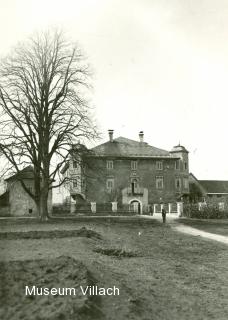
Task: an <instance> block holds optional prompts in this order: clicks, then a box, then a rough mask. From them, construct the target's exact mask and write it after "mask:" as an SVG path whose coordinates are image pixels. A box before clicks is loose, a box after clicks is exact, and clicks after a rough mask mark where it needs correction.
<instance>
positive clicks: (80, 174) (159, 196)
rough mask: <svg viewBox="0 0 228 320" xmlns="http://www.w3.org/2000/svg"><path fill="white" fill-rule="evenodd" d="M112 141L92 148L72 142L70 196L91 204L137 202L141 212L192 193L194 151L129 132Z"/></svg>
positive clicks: (127, 203)
mask: <svg viewBox="0 0 228 320" xmlns="http://www.w3.org/2000/svg"><path fill="white" fill-rule="evenodd" d="M113 133H114V132H113V130H109V140H108V141H107V142H105V143H103V144H100V145H98V146H96V147H95V148H92V149H90V150H88V149H86V148H85V146H83V145H81V144H76V145H73V146H72V152H71V158H70V160H69V162H68V163H67V165H66V166H65V168H64V170H63V172H62V173H63V174H64V175H67V176H68V177H69V178H70V182H69V183H70V195H71V197H72V198H73V199H74V200H75V201H76V202H77V201H86V202H87V203H91V202H92V203H96V204H101V203H110V202H112V203H113V202H116V203H117V205H118V206H122V205H131V204H134V206H135V205H136V206H137V208H138V209H137V210H138V212H139V213H142V212H144V211H146V210H148V207H149V206H151V205H153V204H154V203H170V202H176V201H180V200H183V199H184V198H185V197H188V195H189V163H188V151H187V150H186V149H185V147H183V146H180V145H178V146H175V147H173V149H172V150H171V151H166V150H162V149H158V148H155V147H153V146H150V145H149V144H148V143H146V142H144V134H143V132H142V131H140V133H139V140H138V141H135V140H130V139H127V138H124V137H118V138H116V139H114V137H113Z"/></svg>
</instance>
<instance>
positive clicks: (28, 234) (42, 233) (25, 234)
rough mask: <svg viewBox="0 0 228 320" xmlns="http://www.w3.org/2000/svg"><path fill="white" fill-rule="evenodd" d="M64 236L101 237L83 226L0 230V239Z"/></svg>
mask: <svg viewBox="0 0 228 320" xmlns="http://www.w3.org/2000/svg"><path fill="white" fill-rule="evenodd" d="M66 237H85V238H95V239H101V235H100V234H99V233H98V232H96V231H93V230H90V229H86V228H85V227H83V228H81V229H78V230H39V231H33V230H32V231H22V232H10V231H9V232H8V231H7V232H1V233H0V239H8V240H11V239H41V238H42V239H47V238H66Z"/></svg>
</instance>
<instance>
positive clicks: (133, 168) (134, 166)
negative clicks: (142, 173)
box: [131, 160, 137, 170]
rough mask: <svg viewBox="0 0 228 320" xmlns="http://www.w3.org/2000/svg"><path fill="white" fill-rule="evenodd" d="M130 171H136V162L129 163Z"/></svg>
mask: <svg viewBox="0 0 228 320" xmlns="http://www.w3.org/2000/svg"><path fill="white" fill-rule="evenodd" d="M131 169H132V170H137V161H135V160H134V161H131Z"/></svg>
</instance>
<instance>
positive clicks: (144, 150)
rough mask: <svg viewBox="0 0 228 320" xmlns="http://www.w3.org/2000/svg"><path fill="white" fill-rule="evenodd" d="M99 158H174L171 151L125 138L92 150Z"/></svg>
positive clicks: (119, 138)
mask: <svg viewBox="0 0 228 320" xmlns="http://www.w3.org/2000/svg"><path fill="white" fill-rule="evenodd" d="M91 150H92V151H93V152H94V153H95V155H97V156H119V157H165V158H166V157H169V158H174V157H173V156H172V155H171V154H170V153H169V151H166V150H163V149H158V148H155V147H152V146H150V145H149V144H148V143H146V142H139V141H135V140H131V139H127V138H124V137H118V138H116V139H114V140H113V141H112V142H111V141H108V142H105V143H103V144H100V145H99V146H97V147H95V148H92V149H91Z"/></svg>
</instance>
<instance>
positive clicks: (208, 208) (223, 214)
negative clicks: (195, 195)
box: [183, 204, 228, 219]
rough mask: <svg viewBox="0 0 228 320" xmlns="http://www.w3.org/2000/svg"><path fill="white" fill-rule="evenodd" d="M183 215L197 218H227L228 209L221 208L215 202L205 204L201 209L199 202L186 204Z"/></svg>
mask: <svg viewBox="0 0 228 320" xmlns="http://www.w3.org/2000/svg"><path fill="white" fill-rule="evenodd" d="M183 216H184V217H187V218H196V219H227V218H228V211H227V210H224V211H221V210H219V207H218V205H215V204H206V205H203V206H202V207H201V209H200V210H199V205H198V204H185V205H184V211H183Z"/></svg>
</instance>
